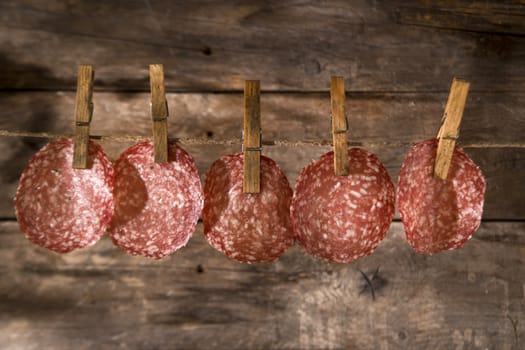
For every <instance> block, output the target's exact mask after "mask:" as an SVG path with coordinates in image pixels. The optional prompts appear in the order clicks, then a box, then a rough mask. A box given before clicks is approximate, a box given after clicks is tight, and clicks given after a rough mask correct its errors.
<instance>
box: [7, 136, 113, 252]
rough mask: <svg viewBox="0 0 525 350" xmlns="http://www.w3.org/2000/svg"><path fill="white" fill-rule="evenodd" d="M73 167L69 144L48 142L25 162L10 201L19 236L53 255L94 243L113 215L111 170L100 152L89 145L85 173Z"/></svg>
mask: <svg viewBox="0 0 525 350" xmlns="http://www.w3.org/2000/svg"><path fill="white" fill-rule="evenodd" d="M72 164H73V140H72V139H69V138H61V139H58V140H56V141H52V142H49V143H48V144H46V145H45V146H44V147H43V148H42V149H40V150H39V151H38V152H37V153H36V154H35V155H34V156H33V158H31V160H30V161H29V164H28V165H27V167H26V168H25V170H24V172H23V173H22V177H21V178H20V183H19V185H18V189H17V192H16V196H15V210H16V217H17V220H18V224H19V225H20V229H21V230H22V232H23V233H24V234H25V235H26V237H27V238H28V239H29V240H30V241H31V242H33V243H35V244H38V245H40V246H42V247H45V248H48V249H50V250H53V251H55V252H58V253H68V252H71V251H73V250H75V249H79V248H83V247H86V246H90V245H92V244H94V243H95V242H97V241H98V240H99V239H100V237H101V236H102V235H103V234H104V232H105V231H106V229H107V227H108V225H109V223H110V221H111V217H112V215H113V194H112V191H113V166H112V164H111V162H110V161H109V159H108V158H107V156H106V154H105V153H104V151H103V150H102V148H101V147H100V146H99V145H97V144H96V143H93V142H91V141H90V142H89V147H88V168H87V169H74V168H73V166H72Z"/></svg>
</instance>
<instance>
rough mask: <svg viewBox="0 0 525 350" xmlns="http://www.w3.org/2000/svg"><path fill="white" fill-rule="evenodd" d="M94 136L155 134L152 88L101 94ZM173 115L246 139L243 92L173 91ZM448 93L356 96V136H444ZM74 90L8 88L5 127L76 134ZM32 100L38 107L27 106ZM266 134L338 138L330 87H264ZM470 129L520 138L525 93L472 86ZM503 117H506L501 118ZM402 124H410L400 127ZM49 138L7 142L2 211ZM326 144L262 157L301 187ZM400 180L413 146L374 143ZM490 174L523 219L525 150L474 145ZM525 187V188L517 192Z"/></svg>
mask: <svg viewBox="0 0 525 350" xmlns="http://www.w3.org/2000/svg"><path fill="white" fill-rule="evenodd" d="M94 98H95V101H96V105H95V110H94V117H93V122H92V123H91V133H92V134H116V135H119V134H121V135H122V134H130V133H131V134H137V135H146V136H149V134H150V130H151V124H150V123H151V118H150V116H149V102H150V97H149V94H148V93H98V92H95V96H94ZM167 99H168V102H169V105H170V106H171V107H172V114H174V115H177V116H180V117H177V118H170V119H169V120H168V123H169V130H170V136H171V137H207V138H210V139H223V138H235V137H237V138H239V137H241V131H242V128H243V125H242V118H241V117H240V116H241V115H242V113H243V95H242V94H188V93H183V94H171V93H170V94H167ZM446 100H447V94H446V93H442V94H404V93H403V94H370V95H365V96H363V95H361V94H355V95H352V94H349V95H348V96H347V99H346V110H347V113H348V116H349V118H350V120H349V123H350V124H351V125H353V127H352V128H351V130H350V131H349V137H350V138H351V139H352V140H355V141H359V140H367V141H377V142H381V141H384V140H385V138H388V140H391V141H412V142H417V141H421V140H424V139H428V138H430V137H433V136H435V134H436V130H438V129H439V126H440V117H441V115H442V113H443V110H444V107H445V106H444V105H445V102H446ZM74 103H75V94H74V93H73V92H67V93H66V92H58V93H52V92H23V93H22V92H20V93H3V94H2V93H0V105H2V106H4V110H3V114H2V118H0V128H2V129H10V130H30V131H54V132H69V133H70V132H72V130H71V119H70V117H69V116H70V113H71V111H72V110H73V109H74ZM27 106H39V108H28V107H27ZM261 109H262V111H263V112H264V114H263V115H262V116H261V117H262V122H263V125H264V137H263V138H268V139H289V140H304V139H310V140H315V139H318V140H330V137H331V130H330V116H329V111H330V96H329V93H310V94H280V93H265V94H264V99H262V100H261ZM464 113H465V114H464V118H463V122H462V127H461V138H460V140H459V141H460V142H459V145H461V142H495V141H497V142H521V141H522V140H523V134H524V132H525V125H524V123H523V121H522V115H524V114H525V96H523V94H505V95H503V96H502V94H497V93H496V94H490V93H470V94H469V103H468V104H467V106H466V108H465V112H464ZM495 115H497V116H498V118H494V116H495ZM400 125H402V126H403V127H400ZM44 143H45V141H43V140H35V139H26V138H19V139H8V138H2V139H0V149H2V152H0V168H1V169H2V171H1V172H0V186H1V188H2V191H0V217H14V213H13V205H12V198H13V195H14V193H15V190H16V186H17V183H18V178H19V176H20V174H21V173H22V171H23V169H24V167H25V165H26V164H27V162H28V161H29V158H30V157H31V156H32V155H33V154H34V153H35V152H36V150H37V149H38V148H40V147H42V146H43V144H44ZM102 146H103V147H104V149H105V150H106V152H107V153H108V155H109V156H110V158H111V159H116V158H117V157H118V156H119V154H120V153H121V152H122V151H124V150H125V149H126V148H127V147H129V146H131V144H129V143H104V142H103V143H102ZM184 147H185V148H186V149H187V150H188V151H189V152H190V153H191V154H192V155H193V156H194V158H195V160H196V162H197V167H198V170H199V174H200V175H201V177H202V180H204V174H205V173H206V171H207V170H208V168H209V167H210V166H211V164H212V163H213V161H215V160H216V159H218V158H219V157H221V156H222V155H224V154H227V153H234V152H240V150H241V145H234V146H217V145H208V146H206V145H200V146H199V145H192V146H190V145H187V146H186V145H185V146H184ZM329 150H330V146H326V147H313V146H305V147H281V146H265V148H264V152H263V154H265V155H267V156H269V157H271V158H273V159H275V160H276V161H277V163H278V164H279V166H281V168H282V169H283V171H284V172H285V174H286V175H287V177H288V179H289V181H290V183H291V185H292V186H294V185H295V179H296V177H297V176H298V174H299V172H300V170H301V169H302V167H304V166H305V165H307V164H308V163H310V162H311V161H312V160H314V159H318V158H319V157H320V156H321V155H322V154H323V153H325V152H328V151H329ZM370 151H371V152H374V153H376V154H377V155H378V156H379V158H380V159H381V161H382V162H383V163H384V164H385V165H386V167H387V170H388V171H389V173H390V176H391V177H392V179H393V180H394V182H396V181H397V175H398V172H399V167H400V165H401V162H402V161H403V157H404V155H405V154H406V152H407V151H408V148H406V147H400V148H384V147H376V148H371V149H370ZM466 151H467V152H468V154H469V155H470V156H471V157H472V158H473V160H474V161H475V162H476V164H478V165H479V166H480V167H481V169H482V170H483V173H484V175H485V177H486V179H487V192H486V201H485V207H484V218H485V219H523V218H525V206H524V204H523V198H522V190H521V189H522V188H523V184H522V179H523V178H524V177H525V162H524V161H523V159H525V150H523V149H490V150H488V149H467V150H466ZM517 189H518V190H517Z"/></svg>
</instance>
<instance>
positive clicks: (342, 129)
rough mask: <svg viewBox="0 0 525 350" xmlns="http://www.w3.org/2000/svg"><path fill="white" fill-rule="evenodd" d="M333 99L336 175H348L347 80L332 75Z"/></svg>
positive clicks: (331, 95)
mask: <svg viewBox="0 0 525 350" xmlns="http://www.w3.org/2000/svg"><path fill="white" fill-rule="evenodd" d="M330 97H331V101H332V139H333V144H334V172H335V175H336V176H348V172H349V164H348V163H349V160H348V143H347V136H346V133H347V131H348V121H347V120H346V117H345V80H344V78H343V77H332V78H331V86H330Z"/></svg>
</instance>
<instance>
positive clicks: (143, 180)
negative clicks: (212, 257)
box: [109, 141, 203, 259]
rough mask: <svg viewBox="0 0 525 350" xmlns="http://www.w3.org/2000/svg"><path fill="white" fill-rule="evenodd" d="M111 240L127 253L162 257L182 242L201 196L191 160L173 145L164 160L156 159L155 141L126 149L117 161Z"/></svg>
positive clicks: (188, 234)
mask: <svg viewBox="0 0 525 350" xmlns="http://www.w3.org/2000/svg"><path fill="white" fill-rule="evenodd" d="M114 197H115V215H114V218H113V222H112V224H111V227H110V229H109V234H110V236H111V239H112V240H113V243H115V245H117V246H118V247H120V248H122V249H123V250H124V251H126V252H127V253H128V254H130V255H142V256H145V257H149V258H153V259H161V258H163V257H165V256H167V255H169V254H171V253H173V252H174V251H175V250H177V249H179V248H181V247H182V246H184V245H186V243H187V242H188V240H189V239H190V237H191V236H192V235H193V232H194V231H195V226H196V225H197V220H198V219H199V216H200V214H201V210H202V205H203V195H202V189H201V183H200V179H199V174H198V172H197V167H196V166H195V162H194V160H193V158H192V157H191V156H190V155H189V154H188V153H187V152H186V151H184V150H183V149H182V148H180V147H178V146H177V145H176V144H175V143H170V144H169V146H168V162H166V163H155V160H154V156H153V143H151V142H148V141H145V142H141V143H139V144H136V145H134V146H132V147H130V148H128V149H127V150H126V151H124V152H123V153H122V154H121V156H120V157H119V159H118V160H117V161H116V163H115V190H114Z"/></svg>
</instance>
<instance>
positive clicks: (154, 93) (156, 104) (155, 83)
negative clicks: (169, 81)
mask: <svg viewBox="0 0 525 350" xmlns="http://www.w3.org/2000/svg"><path fill="white" fill-rule="evenodd" d="M149 80H150V89H151V119H152V128H153V148H154V153H155V154H154V156H155V162H156V163H165V162H167V161H168V121H167V118H168V102H167V100H166V88H165V86H164V66H163V65H162V64H150V66H149Z"/></svg>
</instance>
